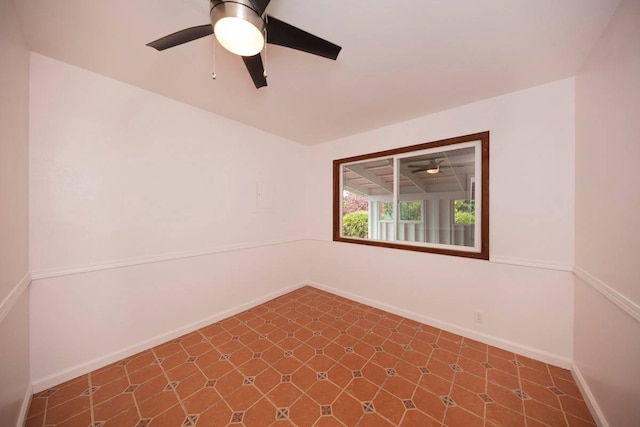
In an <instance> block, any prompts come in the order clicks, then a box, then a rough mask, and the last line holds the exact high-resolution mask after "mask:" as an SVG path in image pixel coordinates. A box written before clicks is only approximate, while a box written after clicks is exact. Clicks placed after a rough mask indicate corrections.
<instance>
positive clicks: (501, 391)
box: [487, 383, 524, 413]
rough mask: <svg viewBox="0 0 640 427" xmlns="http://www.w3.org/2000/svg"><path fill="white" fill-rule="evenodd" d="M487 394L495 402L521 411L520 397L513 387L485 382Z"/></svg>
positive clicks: (522, 410)
mask: <svg viewBox="0 0 640 427" xmlns="http://www.w3.org/2000/svg"><path fill="white" fill-rule="evenodd" d="M487 395H489V397H490V398H491V399H492V400H493V401H494V402H495V403H498V404H500V405H501V406H504V407H506V408H509V409H511V410H512V411H515V412H519V413H523V412H524V406H523V403H522V399H521V398H519V397H518V396H517V395H516V394H515V393H514V392H513V389H507V388H504V387H502V386H499V385H497V384H493V383H488V384H487Z"/></svg>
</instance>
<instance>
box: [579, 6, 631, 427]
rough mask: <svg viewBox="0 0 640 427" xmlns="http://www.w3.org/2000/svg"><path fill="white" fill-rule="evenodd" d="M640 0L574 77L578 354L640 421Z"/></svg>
mask: <svg viewBox="0 0 640 427" xmlns="http://www.w3.org/2000/svg"><path fill="white" fill-rule="evenodd" d="M638 76H640V2H638V1H637V0H625V1H623V2H622V3H621V5H620V7H619V9H618V10H617V12H616V14H615V15H614V16H613V18H612V19H611V22H610V24H609V27H608V28H607V30H606V31H605V33H604V35H603V36H602V38H601V39H600V41H599V42H598V44H597V45H596V46H595V47H594V49H593V51H592V52H591V55H590V56H589V58H588V59H587V61H586V63H585V64H584V66H583V67H582V69H581V70H580V72H579V74H578V75H577V78H576V275H577V276H578V280H577V281H576V318H575V363H576V367H577V369H578V370H579V372H580V373H581V375H582V376H583V378H584V381H585V383H586V385H587V388H588V390H587V392H588V393H589V394H590V396H591V397H592V398H595V401H597V406H599V408H597V410H598V411H601V413H602V414H603V415H604V417H605V418H606V420H607V422H608V423H609V425H611V426H626V425H639V424H640V407H639V406H638V402H640V386H639V384H640V367H639V365H638V360H640V305H639V304H640V286H639V283H640V282H639V281H638V274H637V269H636V266H635V264H636V263H637V262H638V255H639V254H640V227H638V225H637V223H638V215H637V214H638V212H640V192H639V191H638V183H639V182H640V179H638V164H639V162H640V144H639V143H638V139H639V137H640V120H638V119H639V113H640V80H639V79H638Z"/></svg>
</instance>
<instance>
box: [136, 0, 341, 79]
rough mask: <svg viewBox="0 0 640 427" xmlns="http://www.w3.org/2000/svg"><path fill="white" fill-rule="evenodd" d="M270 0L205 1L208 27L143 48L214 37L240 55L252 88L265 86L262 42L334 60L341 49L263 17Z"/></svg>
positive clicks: (173, 35)
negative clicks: (252, 85) (208, 21)
mask: <svg viewBox="0 0 640 427" xmlns="http://www.w3.org/2000/svg"><path fill="white" fill-rule="evenodd" d="M270 1H271V0H209V17H210V20H211V23H210V24H206V25H200V26H197V27H191V28H185V29H184V30H180V31H178V32H175V33H173V34H169V35H168V36H165V37H162V38H160V39H158V40H155V41H152V42H151V43H147V46H151V47H152V48H154V49H156V50H159V51H161V50H165V49H168V48H170V47H174V46H178V45H181V44H184V43H188V42H190V41H193V40H197V39H199V38H202V37H205V36H208V35H211V34H214V35H215V36H216V39H217V40H218V42H219V43H220V44H221V45H222V47H224V48H225V49H227V50H228V51H230V52H231V53H234V54H236V55H239V56H242V60H243V61H244V65H245V66H246V67H247V70H248V71H249V74H250V75H251V79H252V80H253V83H254V84H255V86H256V89H259V88H261V87H263V86H267V78H266V73H265V71H264V64H263V63H262V57H261V56H260V52H261V51H262V49H263V47H264V45H265V41H266V43H270V44H276V45H280V46H285V47H288V48H291V49H296V50H300V51H303V52H307V53H311V54H313V55H318V56H322V57H325V58H329V59H333V60H335V59H337V58H338V54H339V53H340V50H341V49H342V47H340V46H338V45H336V44H333V43H331V42H329V41H327V40H324V39H321V38H320V37H317V36H314V35H313V34H310V33H308V32H306V31H303V30H301V29H299V28H296V27H294V26H293V25H290V24H287V23H286V22H283V21H280V20H279V19H276V18H274V17H272V16H269V15H266V14H265V10H266V8H267V6H268V5H269V2H270ZM214 77H215V74H214Z"/></svg>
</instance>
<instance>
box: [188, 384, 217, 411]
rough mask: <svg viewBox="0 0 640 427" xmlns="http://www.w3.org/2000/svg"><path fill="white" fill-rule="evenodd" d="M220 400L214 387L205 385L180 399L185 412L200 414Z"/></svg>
mask: <svg viewBox="0 0 640 427" xmlns="http://www.w3.org/2000/svg"><path fill="white" fill-rule="evenodd" d="M220 400H222V397H221V396H220V394H218V392H217V391H216V389H215V388H213V387H205V388H202V389H200V390H199V391H197V392H195V393H193V394H192V395H191V396H189V397H187V398H186V399H183V400H182V404H183V405H184V407H185V409H186V410H187V413H189V414H202V413H203V412H206V411H207V410H208V409H209V408H210V407H212V406H213V405H215V404H216V403H218V402H219V401H220Z"/></svg>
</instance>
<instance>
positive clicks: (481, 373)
mask: <svg viewBox="0 0 640 427" xmlns="http://www.w3.org/2000/svg"><path fill="white" fill-rule="evenodd" d="M482 363H486V362H478V361H477V360H473V359H467V358H466V357H464V356H463V355H462V354H460V357H459V358H458V360H457V361H456V364H457V365H458V366H460V367H461V368H462V370H463V371H465V372H468V373H470V374H473V375H475V376H476V377H480V378H482V379H485V378H486V377H487V367H486V366H484V365H482Z"/></svg>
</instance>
